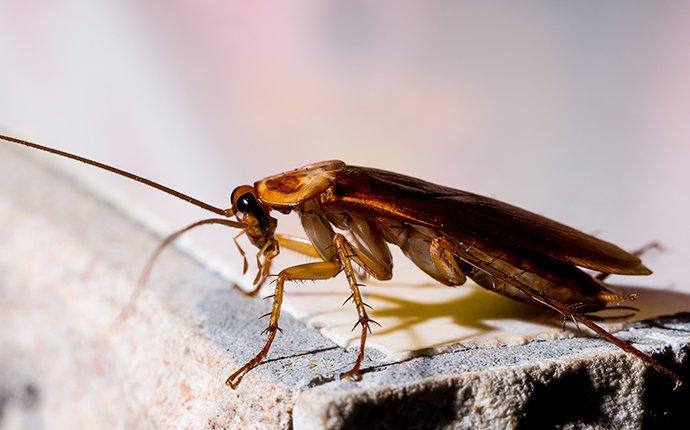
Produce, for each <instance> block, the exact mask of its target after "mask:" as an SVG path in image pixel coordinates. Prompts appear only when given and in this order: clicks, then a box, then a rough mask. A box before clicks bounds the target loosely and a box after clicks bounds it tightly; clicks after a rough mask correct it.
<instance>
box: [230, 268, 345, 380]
mask: <svg viewBox="0 0 690 430" xmlns="http://www.w3.org/2000/svg"><path fill="white" fill-rule="evenodd" d="M342 270H343V268H342V266H341V265H340V264H338V263H333V262H327V261H320V262H317V263H307V264H300V265H299V266H293V267H288V268H287V269H284V270H283V271H281V272H280V274H278V280H277V282H276V288H275V292H274V294H273V307H272V308H271V313H270V316H271V318H270V321H269V323H268V327H267V328H266V330H264V332H265V333H267V334H268V338H266V342H265V343H264V347H263V348H261V351H259V353H258V354H256V356H255V357H254V358H252V359H251V360H249V361H248V362H247V363H246V364H245V365H244V366H242V367H240V368H239V369H237V371H235V372H234V373H233V374H232V375H230V377H228V379H227V381H225V383H226V384H227V385H229V386H230V387H232V388H233V389H234V388H237V386H238V385H239V384H240V382H241V381H242V378H243V377H244V375H246V374H247V372H249V371H250V370H252V369H253V368H255V367H256V366H258V365H259V364H260V363H261V362H262V361H263V360H264V359H265V358H266V356H267V355H268V351H269V350H270V348H271V344H272V343H273V339H275V337H276V332H278V331H279V330H280V328H279V327H278V320H279V319H280V307H281V305H282V304H283V292H284V285H285V281H295V280H303V281H311V280H318V279H330V278H333V277H335V276H337V275H338V273H340V272H341V271H342Z"/></svg>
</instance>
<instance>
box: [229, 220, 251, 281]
mask: <svg viewBox="0 0 690 430" xmlns="http://www.w3.org/2000/svg"><path fill="white" fill-rule="evenodd" d="M244 233H245V231H244V230H242V231H241V232H239V233H238V234H236V235H235V237H233V238H232V241H233V242H234V243H235V247H237V250H238V251H239V253H240V255H241V256H242V274H243V275H244V274H245V273H247V270H249V261H247V254H246V253H245V252H244V249H242V247H241V246H240V243H239V242H238V241H237V239H239V238H240V237H241V236H242V235H243V234H244Z"/></svg>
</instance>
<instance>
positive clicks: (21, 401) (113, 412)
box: [0, 147, 690, 429]
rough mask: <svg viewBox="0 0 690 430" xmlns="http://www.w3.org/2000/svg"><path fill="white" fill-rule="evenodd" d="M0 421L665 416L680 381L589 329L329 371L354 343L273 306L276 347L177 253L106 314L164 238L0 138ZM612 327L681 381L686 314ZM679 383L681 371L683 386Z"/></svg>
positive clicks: (308, 424)
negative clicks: (134, 295) (249, 368)
mask: <svg viewBox="0 0 690 430" xmlns="http://www.w3.org/2000/svg"><path fill="white" fill-rule="evenodd" d="M0 171H2V176H1V177H0V226H1V227H0V315H1V321H0V428H7V429H15V428H17V429H24V428H27V429H33V428H295V429H303V428H307V429H311V428H328V429H346V428H347V429H349V428H553V427H570V428H601V427H606V428H640V427H660V426H662V425H665V426H666V427H667V428H668V427H672V426H674V425H680V424H686V423H687V422H688V419H690V417H689V416H688V415H690V408H688V407H687V405H689V404H690V394H689V393H690V392H689V391H688V386H687V385H686V386H684V387H682V388H681V389H680V390H678V391H672V383H671V382H670V381H668V380H666V379H665V378H664V377H662V376H660V375H658V374H657V373H655V372H654V371H653V370H650V369H647V368H646V367H644V366H643V365H642V363H641V362H640V361H639V360H637V359H635V358H633V357H631V356H629V355H627V354H625V353H623V352H622V351H619V350H618V349H616V348H615V347H613V346H611V345H610V344H608V343H607V342H605V341H603V340H600V339H597V338H589V337H576V338H570V339H560V340H554V341H534V342H530V343H527V344H525V345H518V346H505V347H490V348H489V347H487V348H474V349H463V348H460V347H452V346H451V347H448V348H446V349H445V350H444V351H443V352H435V353H433V354H432V355H420V356H417V357H413V358H410V359H408V360H406V361H403V362H394V363H390V362H387V361H386V359H385V357H383V355H382V354H380V353H378V352H376V351H373V350H371V351H368V360H367V362H366V363H365V368H366V373H365V375H364V378H363V380H362V381H361V382H357V383H355V382H349V381H340V380H338V378H337V375H338V374H339V373H340V372H342V371H343V370H346V369H348V368H349V366H351V364H352V363H353V362H354V358H355V352H354V351H351V352H347V351H343V350H342V349H340V348H338V347H337V346H336V345H335V344H333V343H332V342H331V341H329V340H328V339H326V338H324V337H323V336H321V335H320V334H319V333H318V332H317V331H316V330H313V329H311V328H309V327H307V326H305V325H304V324H303V323H302V322H300V321H298V320H296V319H294V318H291V317H290V316H289V315H285V316H284V318H283V320H282V324H281V326H282V327H283V329H284V334H282V335H279V337H278V338H277V340H276V342H275V344H274V348H273V349H272V352H271V355H270V360H269V361H268V362H267V363H266V364H264V365H262V366H260V367H259V368H257V369H255V370H254V371H253V372H251V373H250V374H249V375H248V376H247V377H246V378H245V380H244V382H243V384H242V385H241V386H240V388H239V389H238V390H237V391H233V390H231V389H229V388H228V387H226V386H225V384H224V381H225V378H226V377H227V376H228V374H229V373H230V372H231V371H232V370H234V369H235V368H236V367H237V366H238V365H240V364H242V363H243V362H244V361H246V360H247V359H248V358H250V357H251V356H253V354H254V353H256V351H257V350H258V349H259V348H260V347H261V338H260V337H259V333H260V332H261V330H262V329H263V328H264V324H265V323H264V322H263V321H259V320H257V316H259V315H261V314H263V313H265V312H267V310H268V304H267V303H265V302H263V301H261V300H256V299H249V298H246V297H243V296H242V295H240V294H238V293H237V292H235V291H233V290H232V289H231V288H230V286H229V285H228V281H227V280H225V279H223V278H222V277H220V276H219V275H218V274H216V273H214V272H213V271H211V270H209V269H208V268H207V267H206V266H205V265H204V264H203V263H202V262H200V261H197V260H195V259H194V258H192V257H190V256H189V255H187V254H185V253H184V252H181V251H179V250H171V251H169V252H167V253H165V255H164V256H163V258H162V259H161V260H160V263H159V265H158V266H157V270H156V272H155V274H154V276H153V278H152V279H151V283H150V288H149V290H148V291H147V293H145V294H144V295H143V297H142V300H141V302H140V303H139V305H138V307H137V312H136V313H135V314H134V315H133V316H132V317H131V318H130V319H129V320H128V321H126V322H125V323H124V324H121V325H115V326H114V325H113V322H114V321H115V320H116V317H117V315H118V313H119V311H120V310H121V308H122V306H123V304H124V303H125V301H126V300H127V298H128V296H129V293H130V292H131V288H132V286H133V285H134V283H135V281H136V278H137V276H138V274H139V272H140V270H141V268H142V266H143V264H144V262H145V260H146V258H147V257H148V255H149V253H150V252H151V251H152V250H153V249H154V248H155V246H156V244H157V243H158V238H157V237H156V236H155V235H153V234H152V233H151V232H150V231H148V230H147V229H146V228H145V227H143V226H142V225H141V224H140V223H138V222H136V221H134V220H132V219H130V218H128V217H127V216H125V215H124V214H123V212H122V211H120V210H119V209H118V208H117V207H115V206H114V205H113V204H112V203H110V202H108V201H106V200H104V199H103V198H102V197H99V196H98V195H95V194H93V193H91V192H89V191H86V190H85V189H84V188H83V187H81V186H80V185H79V184H77V183H75V182H74V181H72V180H70V179H68V178H66V177H65V176H64V175H62V174H61V173H59V172H56V171H54V170H53V169H51V168H47V167H45V166H43V165H42V164H41V163H40V162H36V161H34V160H33V159H32V158H31V157H29V158H27V157H26V156H25V155H23V153H20V152H17V151H14V150H8V149H7V148H5V147H0ZM618 335H619V336H620V337H622V338H624V339H625V340H627V341H630V342H633V343H634V344H635V345H636V346H638V347H639V348H641V349H643V350H645V351H649V352H651V353H653V354H654V355H655V356H657V357H658V358H659V359H660V360H662V361H663V362H665V363H668V364H669V365H670V366H672V367H673V368H675V369H676V370H678V371H679V372H680V373H681V374H682V375H684V377H686V378H690V360H689V359H688V351H689V346H688V345H689V344H690V315H688V314H679V315H676V316H670V317H664V318H658V319H655V320H651V321H645V322H639V323H635V324H634V325H633V326H631V327H629V328H627V329H626V330H624V331H622V332H619V334H618ZM689 385H690V383H689Z"/></svg>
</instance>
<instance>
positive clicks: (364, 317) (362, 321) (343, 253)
mask: <svg viewBox="0 0 690 430" xmlns="http://www.w3.org/2000/svg"><path fill="white" fill-rule="evenodd" d="M333 244H334V245H335V247H336V250H337V252H338V258H339V259H340V262H341V263H342V266H343V270H344V271H345V276H346V277H347V282H348V283H349V284H350V291H352V295H351V296H350V297H352V300H353V301H354V302H355V306H356V308H357V316H358V317H359V318H358V320H357V323H356V324H355V326H354V327H352V329H353V330H354V329H355V328H357V326H358V325H361V326H362V333H361V335H360V337H359V353H358V354H357V359H356V360H355V364H354V366H352V369H350V370H348V371H347V372H345V373H343V374H341V375H340V377H341V378H343V379H350V380H353V381H359V380H360V379H362V376H361V374H360V367H361V366H362V362H363V361H364V353H365V347H366V343H367V332H371V328H370V326H369V324H377V325H379V323H377V322H376V321H374V320H372V319H371V318H369V315H368V314H367V309H366V307H367V304H366V303H364V300H363V299H362V293H361V291H360V290H359V287H360V284H358V283H357V277H356V275H355V271H354V270H353V268H352V262H351V260H352V259H354V258H357V254H356V253H355V250H354V249H353V247H352V246H351V245H350V244H349V243H348V241H347V239H345V236H343V235H342V234H336V235H335V237H334V238H333Z"/></svg>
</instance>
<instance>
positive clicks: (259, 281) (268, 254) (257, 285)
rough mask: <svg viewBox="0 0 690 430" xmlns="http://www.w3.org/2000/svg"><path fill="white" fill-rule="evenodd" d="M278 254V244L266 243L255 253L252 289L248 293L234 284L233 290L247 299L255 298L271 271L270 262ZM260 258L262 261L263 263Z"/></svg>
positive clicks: (273, 242) (274, 242)
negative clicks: (255, 267) (254, 274)
mask: <svg viewBox="0 0 690 430" xmlns="http://www.w3.org/2000/svg"><path fill="white" fill-rule="evenodd" d="M278 254H280V248H279V247H278V242H276V241H268V242H266V244H265V245H264V246H263V247H262V248H261V249H260V250H259V252H257V253H256V264H257V266H258V269H257V273H256V277H255V278H254V282H253V283H252V285H253V288H252V289H251V290H249V291H247V290H244V289H242V287H240V286H239V285H237V284H235V285H234V288H235V290H237V291H238V292H240V293H242V295H244V296H247V297H255V296H256V295H257V294H259V291H261V287H263V285H264V282H265V281H266V278H267V277H268V274H269V271H270V270H271V261H272V260H273V259H274V258H275V257H276V256H278ZM261 258H263V259H264V261H263V263H262V262H261Z"/></svg>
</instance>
